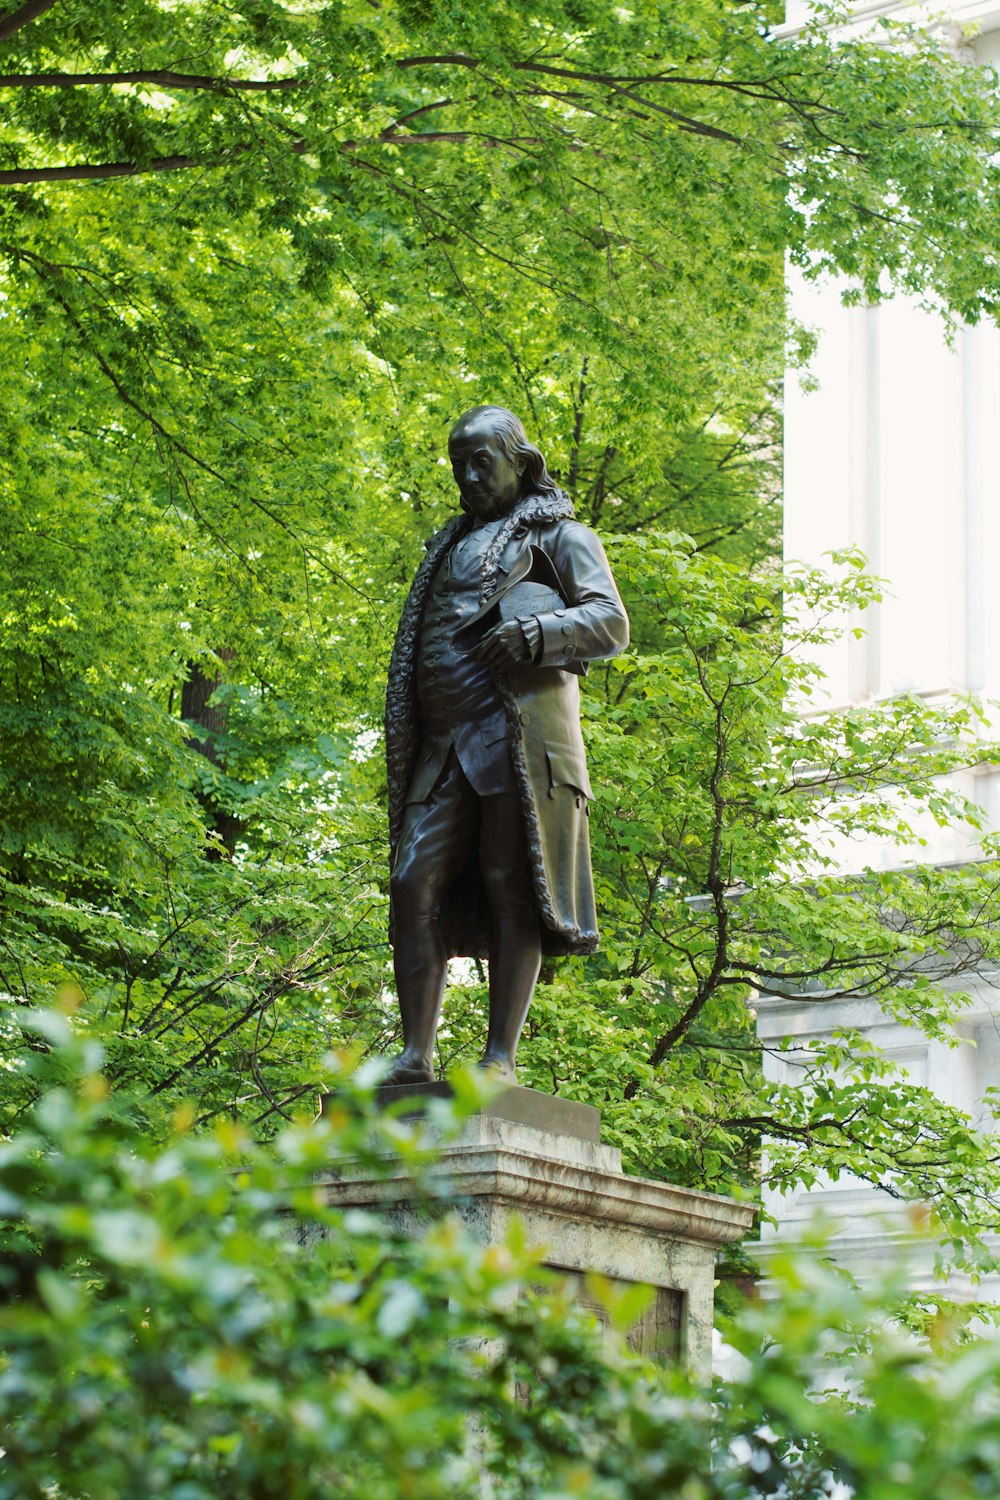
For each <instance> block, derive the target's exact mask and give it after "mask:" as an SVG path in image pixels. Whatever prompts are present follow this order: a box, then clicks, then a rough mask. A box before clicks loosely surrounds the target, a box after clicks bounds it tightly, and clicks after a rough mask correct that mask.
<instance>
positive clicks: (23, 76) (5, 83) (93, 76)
mask: <svg viewBox="0 0 1000 1500" xmlns="http://www.w3.org/2000/svg"><path fill="white" fill-rule="evenodd" d="M52 3H54V0H52ZM105 83H155V84H157V85H158V86H159V87H160V88H164V89H216V90H218V91H219V92H221V93H228V92H229V90H230V89H241V90H253V91H255V92H257V93H265V92H273V91H274V90H285V89H296V88H302V87H303V86H304V80H303V79H301V78H213V77H210V76H208V75H202V74H199V73H173V72H171V71H170V70H169V69H159V70H157V69H148V70H139V71H136V72H133V73H0V88H4V89H29V88H47V89H48V88H52V89H65V88H90V87H92V86H94V85H95V84H105Z"/></svg>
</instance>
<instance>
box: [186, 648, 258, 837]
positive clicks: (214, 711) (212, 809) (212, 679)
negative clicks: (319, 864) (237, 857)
mask: <svg viewBox="0 0 1000 1500" xmlns="http://www.w3.org/2000/svg"><path fill="white" fill-rule="evenodd" d="M215 654H216V658H217V660H218V661H219V662H223V663H228V662H231V661H232V659H233V657H234V656H235V655H236V653H235V651H232V650H229V649H225V650H221V651H217V652H216V653H215ZM221 684H222V672H221V671H220V670H216V671H215V672H214V673H213V674H212V675H211V676H209V675H208V674H207V673H206V672H204V671H203V670H202V668H201V665H200V664H199V663H198V662H189V663H188V677H187V681H186V682H185V683H184V684H183V686H182V688H181V718H182V719H185V720H186V721H187V723H188V724H190V725H191V727H192V728H193V729H199V730H201V731H202V734H200V735H198V734H193V735H190V736H189V737H188V739H187V741H186V743H187V744H188V745H190V747H191V749H192V750H197V751H199V752H200V753H201V754H202V755H203V756H204V757H205V759H206V760H207V761H209V762H210V763H211V764H212V765H213V766H218V767H219V768H220V769H221V770H225V767H224V766H223V765H222V763H221V761H220V759H219V752H218V747H217V744H216V736H217V735H220V734H225V732H226V729H227V728H228V716H227V714H226V711H225V709H224V708H218V707H212V705H211V698H212V695H213V694H214V692H215V690H216V688H218V687H220V686H221ZM198 801H199V802H200V803H201V805H202V807H203V808H204V809H205V813H206V816H207V819H208V826H209V829H210V831H211V832H212V833H213V834H214V835H215V840H214V841H213V842H212V843H210V844H209V846H208V851H207V852H208V858H209V859H232V857H233V851H234V850H235V848H236V842H237V840H238V839H239V838H240V836H241V834H242V833H243V831H244V829H245V826H246V825H245V824H244V822H243V820H242V819H241V818H238V817H236V815H235V814H234V813H231V812H229V811H227V810H226V809H225V808H223V807H220V806H219V804H218V803H217V802H216V800H215V798H214V797H213V796H212V795H211V793H209V792H199V793H198Z"/></svg>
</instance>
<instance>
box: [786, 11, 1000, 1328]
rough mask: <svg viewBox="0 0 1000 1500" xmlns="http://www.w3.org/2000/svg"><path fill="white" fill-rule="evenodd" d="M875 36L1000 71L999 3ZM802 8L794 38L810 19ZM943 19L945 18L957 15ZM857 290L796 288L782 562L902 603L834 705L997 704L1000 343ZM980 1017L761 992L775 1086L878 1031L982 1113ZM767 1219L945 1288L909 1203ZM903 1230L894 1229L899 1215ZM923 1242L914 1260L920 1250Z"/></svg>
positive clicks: (986, 771) (991, 1051)
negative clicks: (906, 1022)
mask: <svg viewBox="0 0 1000 1500" xmlns="http://www.w3.org/2000/svg"><path fill="white" fill-rule="evenodd" d="M853 11H854V15H855V17H856V25H857V26H858V27H861V26H866V25H870V24H871V23H872V22H873V21H876V20H877V19H878V18H880V17H882V16H886V15H892V16H899V17H901V18H912V17H913V16H915V15H917V16H927V15H930V14H933V15H934V16H935V17H936V18H937V20H936V21H935V22H934V23H933V24H936V25H942V24H943V25H944V26H945V27H946V31H947V34H948V36H949V39H950V40H951V42H952V43H953V45H954V46H955V47H956V49H957V50H958V51H959V55H960V56H961V57H962V58H963V59H964V60H965V61H966V62H968V63H969V65H976V64H992V65H994V66H996V67H998V68H1000V3H996V0H992V3H983V0H980V3H951V4H948V3H947V0H946V3H945V4H943V5H939V6H935V7H933V9H932V8H931V7H927V6H915V5H913V4H898V3H897V4H893V3H876V4H858V5H856V6H854V7H853ZM809 12H810V6H809V5H808V3H807V0H788V6H787V20H786V28H785V29H786V30H787V31H789V32H793V31H794V30H795V29H796V27H797V26H798V25H800V24H802V23H803V22H804V21H805V20H806V19H807V18H808V15H809ZM943 12H944V13H945V19H944V21H943V22H942V20H941V17H942V13H943ZM842 290H843V289H842V287H840V286H838V285H834V284H827V285H825V286H819V287H817V286H813V285H807V284H806V283H805V282H803V281H802V280H801V279H798V278H795V279H793V281H792V284H791V286H790V295H791V299H792V311H793V313H794V315H795V316H796V317H797V318H798V319H799V320H800V321H801V322H802V323H804V324H806V325H808V326H810V327H812V328H814V329H815V330H816V331H817V333H818V336H819V343H818V351H817V354H816V356H815V358H814V360H813V362H812V364H811V366H810V372H809V373H810V376H811V377H812V379H811V381H810V385H809V387H808V388H807V387H806V386H805V385H804V384H803V382H802V381H801V379H800V377H799V375H798V373H797V372H791V373H790V374H789V376H788V380H787V384H786V391H785V481H784V505H785V556H786V560H788V561H789V562H792V561H800V562H806V563H810V564H815V565H819V566H823V565H824V562H826V563H827V564H828V562H829V559H828V558H827V557H826V556H825V555H826V554H828V553H829V552H831V551H833V550H836V549H839V548H843V547H846V546H857V547H860V548H861V549H862V550H863V551H864V552H865V554H866V555H867V557H868V560H869V565H870V567H871V570H872V571H873V572H874V573H876V574H878V575H880V576H881V577H883V578H885V579H886V580H887V581H888V586H889V590H890V592H889V594H888V596H887V597H886V599H885V600H884V602H883V603H881V604H880V605H877V606H874V607H873V608H872V609H870V610H869V611H867V612H866V615H865V618H864V621H863V622H862V623H863V624H864V627H865V632H866V633H865V634H864V636H863V637H862V638H861V639H855V638H853V637H848V638H846V639H844V640H842V641H840V642H838V643H837V644H836V645H833V646H830V647H828V648H826V654H825V657H824V659H823V663H822V665H823V667H824V670H825V672H826V688H827V690H828V692H829V695H830V696H829V703H830V705H831V706H838V705H840V706H848V705H859V704H866V703H872V702H877V701H878V700H880V699H884V698H890V697H892V696H893V695H894V694H898V693H901V692H909V693H917V694H920V695H921V696H924V697H926V698H928V699H932V700H933V699H947V698H948V697H950V696H952V695H954V694H956V693H966V692H971V693H975V694H978V695H982V696H983V697H984V698H988V699H995V700H1000V329H998V328H997V327H995V326H993V325H986V324H983V325H980V326H978V327H975V328H962V329H959V330H958V331H957V333H956V334H955V336H954V339H953V341H952V343H951V344H950V345H949V342H948V340H947V338H946V334H945V329H944V327H943V324H942V322H941V321H940V320H939V319H936V318H934V317H933V316H932V315H930V314H928V313H926V312H923V311H921V310H920V309H918V308H917V307H915V306H913V305H911V304H908V303H907V302H905V301H902V300H895V301H891V302H887V303H884V304H882V305H880V306H877V307H851V308H848V307H845V306H844V305H843V302H842V300H841V292H842ZM963 790H965V791H966V793H967V794H969V795H971V796H972V797H973V798H974V800H976V801H977V802H979V803H980V804H981V806H982V807H983V808H984V810H985V813H986V817H987V820H988V823H989V825H990V826H991V827H993V828H994V829H1000V770H997V769H995V768H983V769H981V770H979V771H977V772H975V773H970V774H969V776H968V778H967V780H966V784H965V786H964V787H963ZM920 831H921V833H922V834H924V835H925V836H926V837H927V839H928V843H927V845H926V846H925V847H922V848H920V849H919V851H918V850H916V849H915V850H914V851H913V852H912V853H913V858H915V859H919V860H920V861H921V862H927V861H933V862H938V863H941V864H951V863H956V862H963V861H966V860H968V859H969V858H970V857H974V852H975V851H974V846H973V844H972V843H971V842H970V837H969V833H968V830H963V829H959V828H950V829H938V828H937V827H936V826H935V825H933V824H932V825H930V827H928V828H927V829H923V828H922V829H921V830H920ZM838 857H839V858H840V859H841V860H842V861H843V864H844V867H845V869H847V868H852V869H861V868H864V867H868V866H874V867H877V866H879V865H880V864H883V865H884V864H886V863H891V864H892V865H899V864H900V863H901V862H903V861H905V853H904V855H903V857H902V861H901V854H900V851H899V849H898V848H893V849H892V850H891V851H890V850H886V849H880V848H879V847H878V846H876V845H874V844H872V845H867V846H866V845H858V846H855V847H850V848H849V847H846V846H845V847H844V849H843V850H842V851H840V852H839V855H838ZM962 988H963V989H964V990H970V989H971V990H972V991H973V996H974V1003H973V1005H972V1006H971V1008H968V1009H966V1010H963V1011H962V1019H961V1021H960V1023H959V1024H958V1025H957V1026H956V1032H957V1034H958V1036H959V1037H960V1038H961V1039H962V1042H963V1045H961V1046H959V1047H957V1048H950V1047H947V1046H945V1045H943V1044H939V1043H934V1042H931V1041H929V1040H927V1039H926V1038H925V1037H923V1036H922V1034H920V1033H919V1032H916V1031H914V1030H912V1029H910V1028H907V1027H903V1026H901V1025H899V1024H898V1023H896V1022H894V1021H892V1020H891V1018H889V1017H887V1016H886V1015H885V1013H884V1012H883V1011H882V1010H881V1008H880V1007H879V1005H878V1004H877V1002H876V1001H874V1000H872V999H863V998H862V999H852V1000H850V1001H842V1002H823V1003H821V1004H817V1003H816V1001H815V1000H813V1001H812V1002H810V1001H809V1000H808V999H807V998H805V997H803V999H802V1000H786V999H776V998H773V997H771V998H768V997H766V996H765V997H762V998H761V1001H760V1003H759V1009H758V1033H759V1036H760V1038H761V1040H762V1042H763V1043H764V1046H765V1053H764V1057H765V1070H766V1072H767V1073H768V1075H769V1076H770V1077H771V1078H774V1079H776V1080H779V1081H782V1082H793V1081H795V1080H796V1078H800V1077H801V1076H802V1072H803V1064H804V1060H805V1053H804V1052H803V1053H802V1054H799V1055H798V1056H797V1055H796V1052H795V1050H794V1049H792V1050H789V1051H786V1052H784V1053H781V1054H779V1055H776V1049H777V1048H778V1047H779V1046H780V1044H781V1043H782V1042H783V1040H784V1039H786V1038H794V1039H796V1040H797V1041H800V1042H801V1043H802V1044H803V1047H805V1046H806V1045H807V1044H808V1042H810V1041H811V1040H814V1039H817V1038H820V1037H823V1036H828V1035H829V1034H830V1033H831V1032H833V1031H834V1030H837V1029H840V1028H842V1027H850V1028H854V1029H857V1030H858V1031H860V1032H862V1033H864V1034H865V1035H866V1036H867V1037H868V1038H869V1039H870V1040H871V1041H873V1042H875V1043H876V1044H878V1045H879V1046H880V1047H881V1048H882V1050H883V1051H884V1052H885V1053H886V1054H887V1055H888V1056H889V1057H890V1058H892V1059H894V1060H896V1061H897V1062H898V1063H899V1064H900V1065H901V1066H902V1067H904V1068H905V1070H906V1072H907V1073H908V1075H909V1076H910V1078H911V1079H912V1080H913V1081H914V1082H917V1083H921V1084H924V1085H926V1086H927V1087H928V1088H931V1089H933V1090H934V1091H935V1092H936V1093H937V1094H939V1095H940V1096H941V1097H942V1098H943V1099H944V1100H945V1101H947V1102H949V1103H952V1104H955V1105H957V1106H958V1107H959V1108H962V1109H964V1110H966V1111H968V1112H969V1113H971V1114H972V1115H973V1116H976V1115H978V1113H979V1111H980V1108H981V1105H982V1100H983V1094H984V1090H985V1089H986V1088H987V1087H988V1086H990V1085H991V1084H992V1085H995V1084H997V1083H998V1082H1000V974H997V975H995V976H993V975H988V974H987V975H984V976H982V977H981V978H979V979H976V980H974V981H972V982H971V983H970V982H969V981H968V980H964V981H963V983H962ZM766 1207H767V1208H768V1210H769V1211H770V1213H771V1214H773V1215H774V1216H775V1219H776V1221H777V1222H776V1225H775V1226H774V1227H770V1228H767V1229H764V1230H762V1234H761V1243H760V1258H761V1260H762V1261H763V1263H764V1266H765V1268H766V1262H767V1258H768V1255H769V1254H770V1253H772V1252H773V1250H774V1248H775V1247H776V1246H777V1245H778V1244H779V1243H781V1242H783V1241H788V1240H790V1239H791V1240H794V1239H796V1238H797V1237H798V1236H799V1234H800V1233H801V1231H802V1230H803V1228H804V1226H805V1224H806V1223H807V1221H809V1220H811V1219H812V1217H813V1216H814V1214H815V1213H816V1211H817V1210H822V1211H823V1212H824V1214H826V1215H827V1216H828V1217H830V1218H831V1219H833V1220H834V1221H835V1223H836V1226H837V1228H836V1233H835V1237H834V1240H833V1246H832V1248H833V1250H834V1252H835V1253H836V1255H837V1257H838V1259H840V1260H841V1261H842V1262H843V1263H844V1264H845V1265H847V1266H848V1268H849V1269H851V1270H852V1271H854V1273H855V1274H857V1275H859V1276H860V1277H862V1278H865V1276H866V1273H868V1272H869V1271H871V1270H874V1269H875V1268H876V1267H878V1266H880V1265H883V1264H884V1262H885V1258H886V1255H887V1252H888V1251H889V1248H890V1246H891V1245H892V1244H893V1243H895V1244H897V1245H898V1246H899V1247H900V1251H901V1253H906V1254H907V1255H908V1256H909V1258H910V1261H911V1267H912V1269H911V1277H912V1282H913V1285H914V1287H915V1288H916V1289H922V1288H929V1287H930V1286H931V1285H932V1282H933V1270H932V1263H933V1258H934V1257H933V1247H928V1246H923V1247H922V1248H921V1247H919V1246H916V1247H914V1246H912V1245H909V1244H908V1236H907V1234H906V1232H905V1225H904V1222H903V1220H902V1219H901V1218H900V1216H899V1214H898V1210H897V1212H896V1218H895V1225H894V1223H893V1220H892V1214H893V1209H894V1204H893V1200H892V1199H890V1198H889V1197H888V1196H886V1195H885V1194H883V1193H881V1192H879V1191H878V1190H877V1189H875V1188H872V1187H869V1186H867V1185H866V1184H864V1183H861V1182H859V1181H858V1180H856V1179H847V1178H841V1179H840V1180H839V1181H837V1182H826V1183H820V1184H818V1185H817V1186H816V1187H814V1188H813V1189H811V1190H808V1191H806V1190H804V1189H803V1190H801V1191H799V1192H798V1193H796V1194H795V1195H793V1196H791V1197H787V1196H786V1197H773V1198H772V1199H771V1200H770V1201H768V1202H767V1203H766ZM887 1216H888V1217H887ZM998 1243H1000V1241H998ZM904 1245H906V1249H905V1252H904V1251H903V1246H904ZM949 1290H950V1291H951V1293H952V1294H954V1295H958V1296H963V1295H966V1294H968V1295H976V1296H983V1295H990V1296H992V1297H994V1298H996V1299H1000V1278H995V1279H994V1283H993V1284H992V1285H991V1286H990V1287H989V1288H985V1287H984V1288H981V1289H979V1290H978V1291H975V1290H974V1289H972V1288H970V1287H969V1286H968V1285H967V1284H966V1283H964V1282H963V1281H962V1280H961V1279H960V1278H959V1279H958V1280H953V1281H952V1283H951V1285H950V1288H949Z"/></svg>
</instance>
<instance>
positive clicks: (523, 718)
mask: <svg viewBox="0 0 1000 1500" xmlns="http://www.w3.org/2000/svg"><path fill="white" fill-rule="evenodd" d="M517 717H518V723H519V724H530V723H531V715H530V714H518V716H517Z"/></svg>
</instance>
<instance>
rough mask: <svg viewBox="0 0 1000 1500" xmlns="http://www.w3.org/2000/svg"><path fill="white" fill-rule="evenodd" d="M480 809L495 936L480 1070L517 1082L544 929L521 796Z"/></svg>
mask: <svg viewBox="0 0 1000 1500" xmlns="http://www.w3.org/2000/svg"><path fill="white" fill-rule="evenodd" d="M481 808H482V827H481V832H480V839H479V868H480V872H481V874H482V879H483V886H484V888H485V890H486V897H487V900H488V901H489V906H490V916H491V919H492V926H493V935H492V939H491V942H490V1025H489V1034H488V1036H487V1038H486V1051H485V1053H484V1055H483V1057H482V1060H481V1062H480V1066H481V1067H484V1068H489V1070H490V1071H491V1072H495V1073H497V1074H498V1075H499V1076H500V1077H501V1078H505V1079H507V1080H508V1081H509V1082H510V1083H516V1082H517V1074H516V1073H515V1071H514V1059H515V1056H516V1054H517V1044H518V1041H519V1039H520V1036H521V1030H522V1028H523V1026H524V1023H525V1020H526V1019H527V1015H528V1007H529V1005H530V1004H531V997H532V995H533V993H534V990H535V984H536V982H537V980H538V973H539V970H540V969H541V966H542V924H541V918H540V917H539V915H538V906H537V904H536V902H535V893H534V887H533V884H532V878H531V861H530V858H529V855H528V843H527V839H526V837H525V832H524V813H523V811H522V809H521V799H520V797H519V796H518V795H517V793H516V792H504V793H502V794H501V795H500V796H497V797H484V798H483V799H482V803H481Z"/></svg>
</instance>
